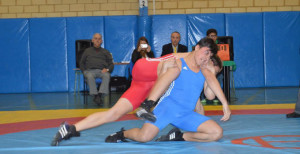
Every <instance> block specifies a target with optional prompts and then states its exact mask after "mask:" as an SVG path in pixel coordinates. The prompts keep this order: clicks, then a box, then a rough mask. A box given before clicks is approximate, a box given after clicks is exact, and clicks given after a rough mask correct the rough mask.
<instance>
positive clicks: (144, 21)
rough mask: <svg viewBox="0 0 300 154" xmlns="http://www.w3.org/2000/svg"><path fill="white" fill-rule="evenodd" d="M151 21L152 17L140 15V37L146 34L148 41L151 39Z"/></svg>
mask: <svg viewBox="0 0 300 154" xmlns="http://www.w3.org/2000/svg"><path fill="white" fill-rule="evenodd" d="M151 22H152V18H151V17H150V16H139V17H138V39H139V38H140V37H142V36H145V37H146V38H147V39H148V41H150V40H151V24H152V23H151ZM138 39H137V40H138Z"/></svg>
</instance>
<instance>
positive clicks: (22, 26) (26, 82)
mask: <svg viewBox="0 0 300 154" xmlns="http://www.w3.org/2000/svg"><path fill="white" fill-rule="evenodd" d="M0 25H1V26H0V27H1V28H0V46H1V50H0V55H1V56H0V66H1V69H0V81H1V82H0V93H19V92H22V93H26V92H30V69H29V66H30V64H29V46H28V39H29V26H28V25H29V24H28V19H1V20H0Z"/></svg>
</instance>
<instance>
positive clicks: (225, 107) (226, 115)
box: [221, 104, 231, 121]
mask: <svg viewBox="0 0 300 154" xmlns="http://www.w3.org/2000/svg"><path fill="white" fill-rule="evenodd" d="M223 113H224V116H223V117H222V118H221V121H227V120H229V119H230V115H231V111H230V108H229V106H228V105H227V104H226V105H223Z"/></svg>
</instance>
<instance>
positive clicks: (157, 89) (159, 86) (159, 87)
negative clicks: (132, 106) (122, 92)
mask: <svg viewBox="0 0 300 154" xmlns="http://www.w3.org/2000/svg"><path fill="white" fill-rule="evenodd" d="M176 63H177V67H171V68H169V69H168V70H167V71H166V72H165V73H163V74H161V75H160V76H159V77H158V79H157V80H156V82H155V84H154V86H153V88H152V89H151V91H150V93H149V97H148V100H153V101H157V100H158V99H159V98H160V97H161V96H162V95H163V94H164V92H165V91H166V90H167V89H168V87H169V85H170V84H171V82H172V81H174V80H175V79H176V78H177V77H178V76H179V74H180V71H181V70H180V68H181V61H180V60H176Z"/></svg>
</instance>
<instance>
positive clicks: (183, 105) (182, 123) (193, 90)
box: [147, 58, 210, 132]
mask: <svg viewBox="0 0 300 154" xmlns="http://www.w3.org/2000/svg"><path fill="white" fill-rule="evenodd" d="M180 60H181V62H182V65H181V72H180V74H179V76H178V77H177V79H176V80H174V81H173V82H172V83H171V85H170V86H169V89H168V90H167V91H166V93H165V94H164V95H163V96H162V97H161V99H160V101H159V103H158V105H157V106H156V107H155V109H154V111H153V113H154V114H155V116H156V119H157V120H156V122H154V123H152V124H153V125H155V126H156V127H158V128H159V129H160V130H161V129H163V128H164V127H166V126H167V125H168V124H172V125H174V126H176V127H177V128H180V129H183V130H185V131H193V132H196V131H197V128H198V126H199V125H200V124H202V123H203V122H205V121H207V120H209V119H210V118H208V117H206V116H203V115H201V114H198V113H196V112H195V111H194V109H195V106H196V103H197V100H198V98H199V94H200V93H201V91H202V89H203V85H204V81H205V78H204V76H203V74H202V72H201V71H199V72H198V73H195V72H193V71H192V70H190V69H189V67H188V65H187V64H186V62H185V61H184V59H183V58H181V59H180ZM147 122H149V121H147ZM149 123H151V122H149Z"/></svg>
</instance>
